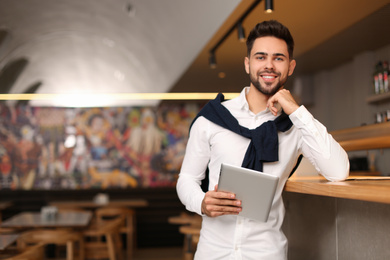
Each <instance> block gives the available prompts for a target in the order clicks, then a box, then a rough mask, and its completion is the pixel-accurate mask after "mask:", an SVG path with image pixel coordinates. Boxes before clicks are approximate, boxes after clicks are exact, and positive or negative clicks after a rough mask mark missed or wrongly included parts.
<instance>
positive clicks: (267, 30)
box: [246, 20, 294, 59]
mask: <svg viewBox="0 0 390 260" xmlns="http://www.w3.org/2000/svg"><path fill="white" fill-rule="evenodd" d="M265 36H273V37H276V38H279V39H281V40H284V41H285V42H286V44H287V50H288V55H289V56H290V59H292V58H293V52H294V39H293V37H292V36H291V34H290V31H289V29H288V28H287V27H286V26H284V25H283V24H281V23H279V22H278V21H276V20H269V21H264V22H261V23H258V24H257V25H256V26H255V27H254V28H253V29H252V31H251V32H250V33H249V35H248V38H247V40H246V48H247V53H248V57H249V56H250V54H251V51H252V47H253V43H254V42H255V40H256V39H257V38H260V37H265Z"/></svg>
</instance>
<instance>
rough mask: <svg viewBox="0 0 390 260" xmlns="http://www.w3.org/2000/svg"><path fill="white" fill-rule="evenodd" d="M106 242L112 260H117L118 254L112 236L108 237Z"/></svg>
mask: <svg viewBox="0 0 390 260" xmlns="http://www.w3.org/2000/svg"><path fill="white" fill-rule="evenodd" d="M106 240H107V241H106V242H107V247H108V256H109V258H110V260H116V253H115V251H116V250H115V243H114V239H113V237H112V235H111V234H110V235H106Z"/></svg>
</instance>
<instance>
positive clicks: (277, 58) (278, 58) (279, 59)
mask: <svg viewBox="0 0 390 260" xmlns="http://www.w3.org/2000/svg"><path fill="white" fill-rule="evenodd" d="M275 60H277V61H283V58H281V57H276V58H275Z"/></svg>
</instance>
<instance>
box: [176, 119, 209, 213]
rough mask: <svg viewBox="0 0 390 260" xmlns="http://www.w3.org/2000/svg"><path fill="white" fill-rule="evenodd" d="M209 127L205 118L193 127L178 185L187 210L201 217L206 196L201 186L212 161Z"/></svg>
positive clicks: (177, 188) (197, 120)
mask: <svg viewBox="0 0 390 260" xmlns="http://www.w3.org/2000/svg"><path fill="white" fill-rule="evenodd" d="M208 126H209V121H208V120H207V119H205V118H204V117H199V118H197V119H196V120H195V122H194V124H193V125H192V127H191V130H190V135H189V139H188V143H187V147H186V152H185V156H184V159H183V164H182V167H181V170H180V174H179V179H178V181H177V185H176V190H177V194H178V196H179V199H180V201H181V202H182V203H183V204H184V205H185V207H186V209H187V210H189V211H192V212H196V213H198V214H199V215H201V214H202V209H201V204H202V200H203V198H204V195H205V193H204V192H203V191H202V189H201V187H200V184H201V181H202V180H203V179H204V178H205V172H206V169H207V165H208V162H209V160H210V144H209V141H208V140H209V137H208V135H209V134H208V133H209V131H208Z"/></svg>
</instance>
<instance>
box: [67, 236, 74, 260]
mask: <svg viewBox="0 0 390 260" xmlns="http://www.w3.org/2000/svg"><path fill="white" fill-rule="evenodd" d="M73 256H74V244H73V241H68V242H66V260H74V257H73Z"/></svg>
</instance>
